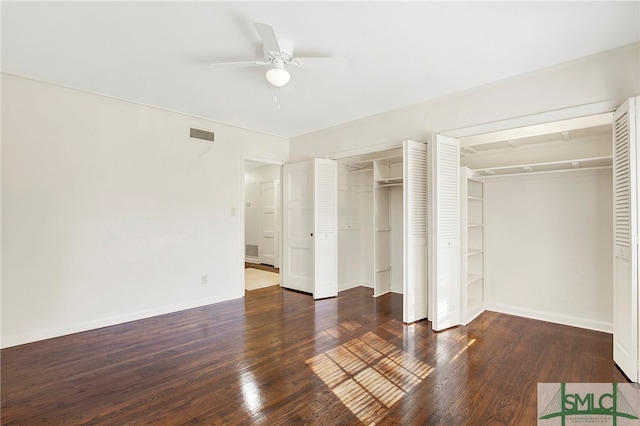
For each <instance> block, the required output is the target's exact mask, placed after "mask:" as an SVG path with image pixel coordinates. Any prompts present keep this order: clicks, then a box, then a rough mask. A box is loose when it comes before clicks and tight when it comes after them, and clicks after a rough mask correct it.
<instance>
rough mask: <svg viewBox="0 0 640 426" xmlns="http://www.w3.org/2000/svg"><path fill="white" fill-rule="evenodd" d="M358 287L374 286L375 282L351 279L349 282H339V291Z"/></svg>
mask: <svg viewBox="0 0 640 426" xmlns="http://www.w3.org/2000/svg"><path fill="white" fill-rule="evenodd" d="M356 287H367V288H373V283H371V282H369V281H351V282H348V283H339V284H338V291H345V290H350V289H352V288H356Z"/></svg>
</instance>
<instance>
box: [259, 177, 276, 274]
mask: <svg viewBox="0 0 640 426" xmlns="http://www.w3.org/2000/svg"><path fill="white" fill-rule="evenodd" d="M260 201H261V203H260V205H261V211H260V263H264V264H265V265H271V266H275V265H276V253H277V248H278V243H277V242H278V239H277V236H278V234H277V220H276V213H277V208H276V205H277V200H276V185H275V182H274V181H271V182H262V183H260Z"/></svg>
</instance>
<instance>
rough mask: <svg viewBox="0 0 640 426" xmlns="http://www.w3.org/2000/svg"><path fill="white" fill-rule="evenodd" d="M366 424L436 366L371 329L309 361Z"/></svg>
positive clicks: (316, 372)
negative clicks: (405, 350)
mask: <svg viewBox="0 0 640 426" xmlns="http://www.w3.org/2000/svg"><path fill="white" fill-rule="evenodd" d="M306 363H307V365H309V367H310V368H311V370H312V371H313V372H314V373H315V374H316V375H317V376H318V377H319V378H320V379H321V380H322V381H323V382H324V383H325V384H326V385H327V386H328V387H329V388H330V389H331V390H332V392H333V393H334V394H335V395H336V396H337V397H338V398H339V399H340V401H341V402H342V403H343V404H344V405H345V406H346V407H347V408H348V409H349V410H350V411H351V412H352V413H353V414H354V415H355V416H356V417H357V418H358V419H359V420H360V421H361V422H363V423H364V424H374V422H375V419H379V418H380V417H382V415H383V414H384V412H385V411H386V410H388V409H389V408H390V407H391V406H393V405H394V404H395V403H396V402H398V401H399V400H400V399H401V398H402V397H403V396H404V395H405V394H406V393H407V392H409V391H410V390H411V389H413V388H414V387H415V386H417V385H418V384H420V382H422V380H424V379H425V378H426V377H427V376H428V375H429V374H431V372H432V371H433V367H431V366H430V365H428V364H426V363H424V362H422V361H420V360H419V359H417V358H415V357H413V356H412V355H410V354H408V353H406V352H404V351H403V350H401V349H399V348H397V347H396V346H394V345H392V344H391V343H389V342H387V341H386V340H384V339H383V338H381V337H380V336H378V335H376V334H374V333H372V332H369V333H366V334H365V335H363V336H361V337H358V338H355V339H352V340H350V341H348V342H346V343H344V344H342V345H340V346H337V347H335V348H333V349H330V350H327V351H325V352H323V353H321V354H318V355H316V356H314V357H313V358H310V359H308V360H307V361H306Z"/></svg>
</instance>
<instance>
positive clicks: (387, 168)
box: [338, 148, 404, 296]
mask: <svg viewBox="0 0 640 426" xmlns="http://www.w3.org/2000/svg"><path fill="white" fill-rule="evenodd" d="M339 164H341V165H342V166H343V167H342V170H343V180H342V181H343V182H344V183H345V184H344V185H341V186H340V187H339V191H340V190H342V191H346V192H352V194H350V196H357V194H367V195H366V196H361V197H360V199H359V200H358V201H360V203H359V205H358V206H357V209H358V211H359V219H360V220H359V221H358V224H359V226H357V228H358V229H360V230H361V231H362V234H367V236H366V237H364V235H363V238H362V239H363V240H364V241H363V242H364V243H365V244H363V246H362V249H364V252H366V253H367V255H365V257H366V259H361V260H362V261H363V267H364V268H365V269H367V270H368V271H369V272H368V273H365V276H366V277H367V278H368V280H365V285H367V286H369V287H373V289H374V296H380V295H382V294H385V293H389V292H394V293H400V294H401V293H402V290H403V191H404V186H403V152H402V148H396V149H388V150H381V151H377V152H372V153H367V154H363V155H357V156H352V157H347V158H343V159H341V160H340V162H339ZM354 188H357V189H355V190H354ZM340 200H342V203H339V207H338V210H339V216H340V217H345V216H349V215H352V213H353V209H354V207H355V206H354V202H353V201H351V200H347V199H346V198H345V197H344V196H343V197H341V198H340ZM341 207H342V210H343V211H342V213H343V214H340V210H341ZM350 229H351V227H349V226H348V225H347V226H346V227H342V230H343V231H348V230H350ZM340 237H342V241H346V240H347V239H348V238H349V237H348V236H346V235H344V234H342V235H341V236H339V238H340ZM341 259H344V261H342V262H341V264H345V263H347V262H349V260H348V259H347V258H343V257H341ZM347 268H348V267H347ZM356 281H357V280H356Z"/></svg>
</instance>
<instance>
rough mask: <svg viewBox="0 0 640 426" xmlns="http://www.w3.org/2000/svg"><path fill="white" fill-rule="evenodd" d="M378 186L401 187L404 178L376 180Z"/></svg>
mask: <svg viewBox="0 0 640 426" xmlns="http://www.w3.org/2000/svg"><path fill="white" fill-rule="evenodd" d="M376 183H377V184H378V186H399V185H402V178H401V177H397V178H384V179H378V180H376Z"/></svg>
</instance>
